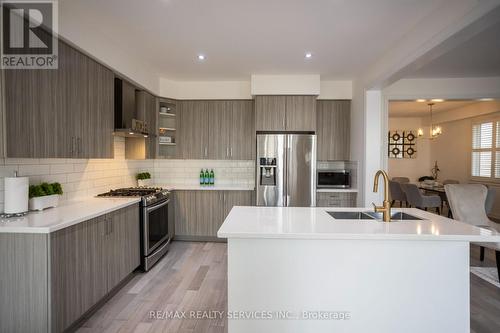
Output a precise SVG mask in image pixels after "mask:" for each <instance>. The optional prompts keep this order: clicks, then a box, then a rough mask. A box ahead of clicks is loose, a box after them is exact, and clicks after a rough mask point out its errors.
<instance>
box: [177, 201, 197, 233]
mask: <svg viewBox="0 0 500 333" xmlns="http://www.w3.org/2000/svg"><path fill="white" fill-rule="evenodd" d="M195 193H196V192H195V191H175V192H174V196H175V200H174V205H175V208H174V209H175V235H176V236H177V235H179V236H187V235H190V234H191V233H193V232H194V229H195V228H194V225H195V224H196V221H195V219H196V212H195V209H196V201H195Z"/></svg>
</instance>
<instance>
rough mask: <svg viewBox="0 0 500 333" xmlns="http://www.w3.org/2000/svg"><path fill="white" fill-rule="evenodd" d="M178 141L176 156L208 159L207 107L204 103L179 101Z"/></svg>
mask: <svg viewBox="0 0 500 333" xmlns="http://www.w3.org/2000/svg"><path fill="white" fill-rule="evenodd" d="M177 119H178V121H179V124H178V128H179V133H178V135H179V140H178V142H177V156H178V158H184V159H203V158H207V157H208V130H207V129H208V126H207V122H208V107H207V104H206V103H205V102H203V103H201V102H200V101H180V102H179V103H178V116H177Z"/></svg>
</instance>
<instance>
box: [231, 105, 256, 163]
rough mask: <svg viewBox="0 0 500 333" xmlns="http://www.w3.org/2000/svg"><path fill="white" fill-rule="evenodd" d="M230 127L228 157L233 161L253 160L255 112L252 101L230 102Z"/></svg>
mask: <svg viewBox="0 0 500 333" xmlns="http://www.w3.org/2000/svg"><path fill="white" fill-rule="evenodd" d="M229 103H230V104H231V106H232V107H231V109H232V117H231V120H232V125H231V138H230V140H229V145H230V148H229V155H230V157H231V159H233V160H253V159H255V148H256V147H255V111H254V107H253V101H231V102H229Z"/></svg>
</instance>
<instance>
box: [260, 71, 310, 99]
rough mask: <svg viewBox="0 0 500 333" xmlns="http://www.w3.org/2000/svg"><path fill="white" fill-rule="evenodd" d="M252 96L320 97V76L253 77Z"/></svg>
mask: <svg viewBox="0 0 500 333" xmlns="http://www.w3.org/2000/svg"><path fill="white" fill-rule="evenodd" d="M250 81H251V93H252V95H319V93H320V76H319V75H252V77H251V79H250Z"/></svg>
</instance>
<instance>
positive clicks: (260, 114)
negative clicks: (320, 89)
mask: <svg viewBox="0 0 500 333" xmlns="http://www.w3.org/2000/svg"><path fill="white" fill-rule="evenodd" d="M255 130H256V131H316V96H309V95H307V96H299V95H297V96H295V95H294V96H255Z"/></svg>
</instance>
